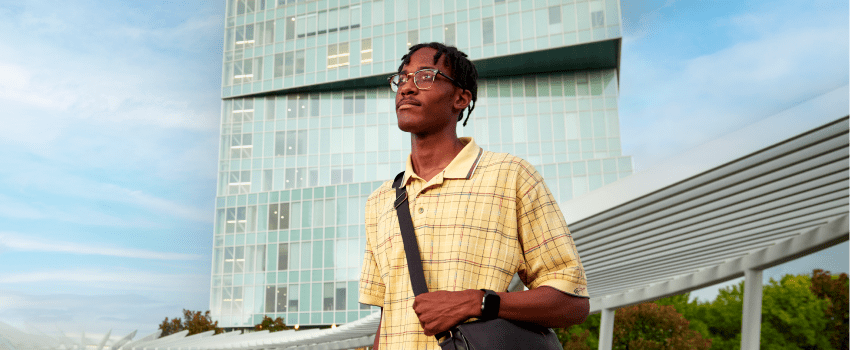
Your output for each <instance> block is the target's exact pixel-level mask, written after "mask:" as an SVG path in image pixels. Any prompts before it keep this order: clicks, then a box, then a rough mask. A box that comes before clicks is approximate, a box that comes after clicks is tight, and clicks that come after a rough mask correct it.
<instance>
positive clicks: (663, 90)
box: [620, 3, 850, 170]
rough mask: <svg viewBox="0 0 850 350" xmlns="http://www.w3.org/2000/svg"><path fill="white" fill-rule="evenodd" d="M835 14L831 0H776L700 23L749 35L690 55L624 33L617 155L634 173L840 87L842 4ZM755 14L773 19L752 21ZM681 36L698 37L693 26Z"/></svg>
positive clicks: (844, 44)
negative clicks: (826, 2) (824, 2)
mask: <svg viewBox="0 0 850 350" xmlns="http://www.w3.org/2000/svg"><path fill="white" fill-rule="evenodd" d="M832 12H835V11H834V9H830V8H828V7H827V8H816V9H814V10H811V11H808V10H807V11H801V10H799V9H797V8H795V7H794V6H792V5H788V4H787V3H778V4H777V5H776V6H775V8H767V9H763V8H759V9H751V10H750V12H745V13H740V14H734V15H729V16H728V17H724V18H722V19H717V18H708V19H703V22H702V23H699V24H697V25H701V24H705V25H709V24H711V25H714V24H716V23H717V22H723V23H725V24H724V26H722V27H720V28H719V29H718V30H728V31H731V32H733V33H742V32H746V33H748V34H747V35H742V36H736V35H734V34H729V35H724V34H723V33H720V34H718V36H721V37H729V38H734V39H736V40H730V41H728V42H725V43H724V46H723V47H721V48H719V49H717V50H709V51H708V52H703V53H698V54H695V55H690V56H688V55H687V54H688V53H690V52H684V51H680V50H677V49H676V48H677V47H679V46H680V45H679V43H678V42H671V43H665V44H666V46H667V47H666V48H659V46H661V45H662V43H659V42H653V41H652V39H651V38H646V37H639V36H636V37H632V36H628V35H627V36H626V37H625V38H624V49H623V52H624V55H623V61H622V72H621V77H622V78H621V83H622V85H621V91H620V121H621V123H622V126H621V135H622V140H623V149H624V151H623V152H624V154H628V155H632V156H633V157H634V160H635V164H636V168H637V169H638V170H640V169H645V168H647V167H649V166H651V165H652V164H655V163H657V162H659V161H662V160H664V159H666V158H669V157H671V156H673V155H675V154H678V153H680V152H682V151H685V150H687V149H690V148H693V147H696V146H698V145H700V144H702V143H705V142H708V141H711V140H713V139H716V138H718V137H719V136H721V135H724V134H726V133H729V132H731V131H734V130H737V129H740V128H742V127H744V126H746V125H749V124H751V123H753V122H756V121H758V120H761V119H763V118H766V117H768V116H771V115H773V114H775V113H778V112H780V111H782V110H784V109H787V108H789V107H791V106H793V105H795V104H797V103H799V102H802V101H805V100H808V99H810V98H813V97H816V96H818V95H820V94H823V93H826V92H828V91H831V90H833V89H835V88H837V87H840V86H842V85H846V84H847V83H848V66H847V61H848V51H849V50H850V48H848V40H850V39H848V29H847V25H846V23H847V22H846V11H844V13H840V14H835V13H832ZM762 16H764V17H767V18H775V20H774V21H772V22H762V21H761V20H756V19H751V18H757V17H762ZM787 18H793V19H792V20H788V19H787ZM842 18H843V19H842ZM680 36H681V37H684V38H688V39H683V40H695V37H696V35H695V33H690V32H684V33H680ZM687 44H690V43H688V42H687V41H683V45H687ZM683 55H684V56H686V57H681V58H680V57H679V56H683ZM836 117H838V116H836ZM802 131H803V130H801V132H802ZM754 136H756V137H757V135H754Z"/></svg>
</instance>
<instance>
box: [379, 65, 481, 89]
mask: <svg viewBox="0 0 850 350" xmlns="http://www.w3.org/2000/svg"><path fill="white" fill-rule="evenodd" d="M422 71H430V72H432V73H436V74H434V80H433V81H431V84H432V85H431V86H429V87H427V88H425V89H423V88H420V87H419V84H417V83H416V73H419V72H422ZM411 74H412V75H413V85H414V86H416V88H417V89H419V90H428V89H430V88H431V87H432V86H434V85H433V84H434V81H437V74H439V75H442V76H444V77H446V79H448V80H449V81H450V82H452V84H454V85H455V86H457V87H459V88H461V89H464V90H466V88H464V87H463V86H461V85H460V83H458V82H457V80H454V79H452V77H450V76H448V75H446V73H443V72H441V71H440V70H439V69H436V68H423V69H420V70H418V71H415V72H412V73H407V74H402V73H396V74H393V75H390V77H389V78H387V82H389V83H390V90H392V89H393V86H395V91H394V92H398V88H399V87H400V86H401V84H404V83H406V82H408V81H410V79H409V78H407V77H408V76H410V75H411ZM402 76H403V77H405V79H404V81H401V77H402ZM395 77H399V82H398V84H394V83H393V78H395Z"/></svg>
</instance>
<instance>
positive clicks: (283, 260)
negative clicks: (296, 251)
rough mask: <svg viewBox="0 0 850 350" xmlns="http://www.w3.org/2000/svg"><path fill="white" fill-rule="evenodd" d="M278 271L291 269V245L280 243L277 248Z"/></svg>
mask: <svg viewBox="0 0 850 350" xmlns="http://www.w3.org/2000/svg"><path fill="white" fill-rule="evenodd" d="M277 269H278V270H287V269H289V244H288V243H280V244H278V248H277Z"/></svg>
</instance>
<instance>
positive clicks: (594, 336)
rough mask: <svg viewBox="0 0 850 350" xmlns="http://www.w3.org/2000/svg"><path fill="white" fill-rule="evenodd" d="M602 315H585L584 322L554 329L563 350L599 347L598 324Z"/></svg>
mask: <svg viewBox="0 0 850 350" xmlns="http://www.w3.org/2000/svg"><path fill="white" fill-rule="evenodd" d="M601 322H602V315H600V314H593V315H589V316H587V318H586V319H585V320H584V323H582V324H578V325H575V326H572V327H567V328H557V329H555V334H557V335H558V340H560V341H561V344H562V345H563V346H564V350H593V349H598V348H599V325H600V324H601Z"/></svg>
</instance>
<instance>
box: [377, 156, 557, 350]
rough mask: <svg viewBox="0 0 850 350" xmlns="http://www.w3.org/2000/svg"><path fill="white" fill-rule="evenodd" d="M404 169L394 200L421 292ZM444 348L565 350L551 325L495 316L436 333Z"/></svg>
mask: <svg viewBox="0 0 850 350" xmlns="http://www.w3.org/2000/svg"><path fill="white" fill-rule="evenodd" d="M403 177H404V172H401V173H400V174H398V176H396V178H395V181H393V188H395V189H396V200H395V203H394V206H395V209H396V214H397V215H398V223H399V227H400V228H401V237H402V241H403V242H404V253H405V255H406V256H407V267H408V270H409V272H410V284H411V286H412V287H413V293H414V294H415V295H419V294H422V293H427V292H428V285H426V284H425V273H424V272H423V270H422V260H421V257H420V255H419V243H417V241H416V234H415V232H414V228H413V220H412V219H411V218H410V207H409V205H408V202H407V191H406V190H405V188H404V186H401V180H402V178H403ZM436 338H437V341H438V342H439V344H440V348H442V349H443V350H483V349H488V350H526V349H527V350H531V349H534V350H562V349H563V348H562V347H561V342H560V341H558V336H557V335H555V332H553V331H552V329H550V328H546V327H543V326H539V325H536V324H532V323H525V322H518V321H512V320H506V319H503V318H494V319H491V320H479V321H473V322H468V323H462V324H459V325H457V326H455V327H453V328H452V329H450V330H448V331H445V332H443V333H440V334H437V335H436Z"/></svg>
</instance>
